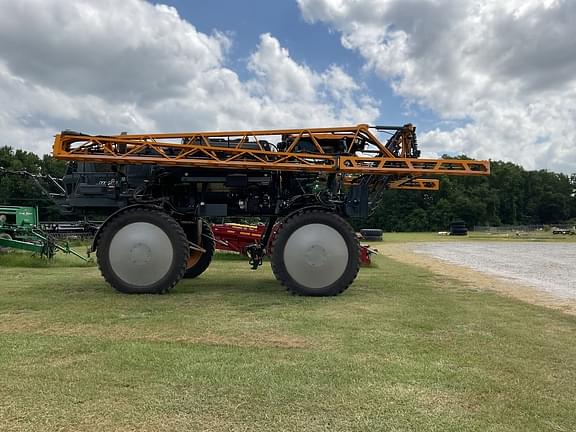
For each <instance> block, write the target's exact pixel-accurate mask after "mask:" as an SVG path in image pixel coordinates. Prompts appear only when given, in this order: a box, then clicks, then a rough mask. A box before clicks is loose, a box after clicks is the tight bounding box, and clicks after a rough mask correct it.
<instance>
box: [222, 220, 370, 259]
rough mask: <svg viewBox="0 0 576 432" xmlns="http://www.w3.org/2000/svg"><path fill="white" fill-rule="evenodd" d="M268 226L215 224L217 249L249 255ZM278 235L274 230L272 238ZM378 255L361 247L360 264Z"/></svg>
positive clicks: (368, 248)
mask: <svg viewBox="0 0 576 432" xmlns="http://www.w3.org/2000/svg"><path fill="white" fill-rule="evenodd" d="M265 231H266V225H264V224H261V225H242V224H234V223H225V224H213V225H212V232H213V233H214V239H215V240H216V249H218V250H222V251H231V252H238V253H239V254H241V255H248V247H249V246H252V245H254V244H255V243H258V242H259V241H260V238H261V237H262V235H264V232H265ZM275 233H276V229H274V230H273V233H272V236H271V237H272V238H273V237H274V235H275ZM374 253H376V251H375V250H374V249H370V247H369V246H365V245H360V257H359V260H360V264H361V265H370V263H371V260H370V256H371V255H372V254H374Z"/></svg>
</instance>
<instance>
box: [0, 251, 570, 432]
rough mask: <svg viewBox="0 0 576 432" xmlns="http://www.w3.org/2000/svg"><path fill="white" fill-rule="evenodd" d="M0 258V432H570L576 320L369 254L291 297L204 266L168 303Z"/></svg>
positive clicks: (84, 269)
mask: <svg viewBox="0 0 576 432" xmlns="http://www.w3.org/2000/svg"><path fill="white" fill-rule="evenodd" d="M35 263H37V261H35V260H32V259H30V258H28V257H23V258H22V257H16V258H15V257H14V256H10V257H6V256H0V280H1V282H0V364H1V367H0V430H2V431H19V430H63V431H77V430H94V431H96V430H98V431H101V430H106V431H108V430H138V431H156V430H214V431H221V430H226V431H250V430H275V431H302V430H325V431H376V430H393V431H424V430H426V431H488V430H489V431H573V430H576V344H575V343H574V340H575V337H576V319H575V317H571V316H568V315H563V314H561V313H558V312H554V311H551V310H548V309H544V308H541V307H537V306H532V305H528V304H525V303H521V302H518V301H514V300H511V299H508V298H505V297H500V296H498V295H497V294H494V293H492V292H488V291H481V290H473V289H470V288H469V287H466V286H462V285H461V284H460V283H458V282H456V281H452V280H450V279H447V278H444V277H440V276H435V275H433V274H431V273H429V272H427V271H426V270H423V269H420V268H417V267H411V266H408V265H405V264H401V263H398V262H395V261H392V260H389V259H387V258H385V257H382V256H378V257H376V259H375V264H374V265H373V266H372V267H370V268H363V269H362V270H361V271H360V274H359V277H358V279H357V281H356V282H355V283H354V285H353V286H352V288H351V289H350V290H349V291H348V292H346V293H345V294H344V295H342V296H339V297H334V298H304V297H293V296H289V295H287V294H286V293H285V292H283V291H282V289H281V287H280V286H279V285H278V283H277V282H276V281H275V280H274V278H273V276H272V274H271V271H270V269H269V265H268V264H266V263H265V265H264V267H263V268H262V269H260V270H258V271H255V272H251V271H250V270H249V269H248V264H247V263H246V262H244V261H240V260H235V259H218V260H216V261H215V262H214V263H213V265H212V266H211V267H210V269H209V270H208V271H207V272H206V273H205V274H204V275H203V276H201V277H200V278H199V279H197V280H193V281H184V282H182V283H180V284H179V285H178V286H177V288H176V289H175V290H174V292H173V293H172V294H170V295H166V296H125V295H121V294H117V293H115V292H114V291H113V290H112V289H111V288H109V287H108V286H107V285H106V284H105V283H104V282H103V280H102V279H101V277H100V275H99V273H98V270H97V268H96V267H95V266H94V265H93V264H89V265H84V264H81V263H78V264H75V265H76V266H74V267H70V265H71V264H72V263H73V261H71V259H68V258H62V257H60V258H58V260H57V261H56V262H55V263H53V264H44V265H43V266H40V267H34V265H35Z"/></svg>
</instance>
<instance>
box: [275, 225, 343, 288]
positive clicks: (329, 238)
mask: <svg viewBox="0 0 576 432" xmlns="http://www.w3.org/2000/svg"><path fill="white" fill-rule="evenodd" d="M348 256H349V255H348V248H347V246H346V242H345V241H344V238H343V237H342V235H341V234H340V233H339V232H338V231H337V230H335V229H334V228H332V227H331V226H328V225H325V224H321V223H314V224H308V225H304V226H302V227H300V228H298V229H297V230H295V231H294V232H293V233H292V234H291V235H290V238H289V239H288V241H287V242H286V246H285V247H284V254H283V258H284V264H285V266H286V270H287V271H288V274H289V275H290V276H291V277H292V278H293V279H294V280H295V281H296V282H297V283H299V284H300V285H302V286H304V287H306V288H311V289H321V288H325V287H327V286H330V285H331V284H333V283H335V282H336V281H337V280H338V279H339V278H340V277H341V276H342V275H343V274H344V271H345V270H346V266H347V265H348Z"/></svg>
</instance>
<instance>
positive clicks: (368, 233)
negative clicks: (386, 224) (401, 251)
mask: <svg viewBox="0 0 576 432" xmlns="http://www.w3.org/2000/svg"><path fill="white" fill-rule="evenodd" d="M360 234H362V237H380V238H382V230H381V229H377V228H364V229H361V230H360Z"/></svg>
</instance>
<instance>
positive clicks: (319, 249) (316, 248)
mask: <svg viewBox="0 0 576 432" xmlns="http://www.w3.org/2000/svg"><path fill="white" fill-rule="evenodd" d="M305 257H306V263H307V264H309V265H310V266H312V267H322V266H323V265H325V264H326V261H328V254H327V252H326V249H324V247H323V246H322V245H319V244H314V245H312V246H310V247H309V248H308V250H307V251H306V254H305Z"/></svg>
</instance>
